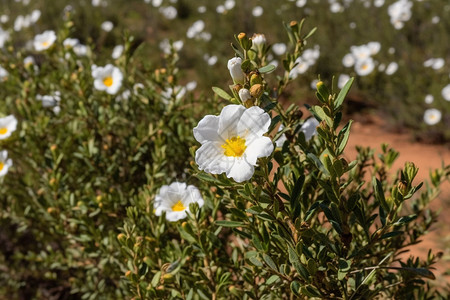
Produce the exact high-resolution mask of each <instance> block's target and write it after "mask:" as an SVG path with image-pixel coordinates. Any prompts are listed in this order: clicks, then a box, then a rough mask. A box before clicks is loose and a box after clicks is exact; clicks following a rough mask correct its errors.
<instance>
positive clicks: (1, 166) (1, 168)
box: [0, 162, 5, 171]
mask: <svg viewBox="0 0 450 300" xmlns="http://www.w3.org/2000/svg"><path fill="white" fill-rule="evenodd" d="M4 166H5V164H4V163H2V162H0V171H1V170H3V167H4Z"/></svg>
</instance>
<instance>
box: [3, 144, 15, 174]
mask: <svg viewBox="0 0 450 300" xmlns="http://www.w3.org/2000/svg"><path fill="white" fill-rule="evenodd" d="M12 165H13V162H12V160H11V159H10V158H8V151H7V150H3V151H0V177H3V176H5V175H6V174H8V170H9V168H11V167H12Z"/></svg>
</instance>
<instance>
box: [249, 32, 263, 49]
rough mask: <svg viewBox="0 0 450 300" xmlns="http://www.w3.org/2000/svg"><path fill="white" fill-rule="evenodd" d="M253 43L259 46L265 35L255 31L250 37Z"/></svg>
mask: <svg viewBox="0 0 450 300" xmlns="http://www.w3.org/2000/svg"><path fill="white" fill-rule="evenodd" d="M252 41H253V45H255V46H257V47H260V46H262V45H264V44H265V43H266V37H265V35H264V34H261V33H255V34H253V37H252Z"/></svg>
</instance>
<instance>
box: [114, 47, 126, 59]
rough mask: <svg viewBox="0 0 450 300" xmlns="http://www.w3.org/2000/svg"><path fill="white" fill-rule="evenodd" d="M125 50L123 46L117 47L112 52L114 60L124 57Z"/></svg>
mask: <svg viewBox="0 0 450 300" xmlns="http://www.w3.org/2000/svg"><path fill="white" fill-rule="evenodd" d="M123 50H124V46H123V45H116V46H115V47H114V49H113V51H112V54H111V57H112V58H113V59H118V58H119V57H120V56H121V55H122V53H123Z"/></svg>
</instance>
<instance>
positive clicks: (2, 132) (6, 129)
mask: <svg viewBox="0 0 450 300" xmlns="http://www.w3.org/2000/svg"><path fill="white" fill-rule="evenodd" d="M7 132H8V128H6V127H3V128H0V134H6V133H7Z"/></svg>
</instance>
